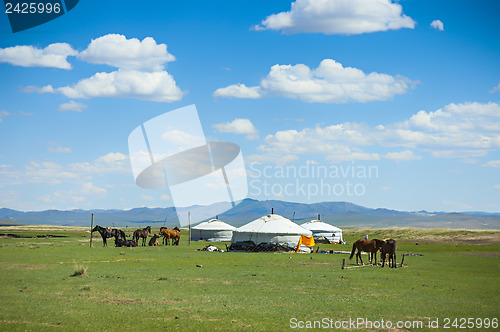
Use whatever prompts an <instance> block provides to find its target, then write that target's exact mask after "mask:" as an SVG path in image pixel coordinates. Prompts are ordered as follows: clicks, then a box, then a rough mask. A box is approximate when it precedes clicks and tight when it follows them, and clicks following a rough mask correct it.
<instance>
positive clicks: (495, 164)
mask: <svg viewBox="0 0 500 332" xmlns="http://www.w3.org/2000/svg"><path fill="white" fill-rule="evenodd" d="M482 166H484V167H495V168H500V160H490V161H488V162H487V163H484V164H483V165H482Z"/></svg>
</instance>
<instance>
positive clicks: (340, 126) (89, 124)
mask: <svg viewBox="0 0 500 332" xmlns="http://www.w3.org/2000/svg"><path fill="white" fill-rule="evenodd" d="M377 3H380V2H377V1H368V0H366V1H358V2H355V1H340V0H337V1H335V0H330V1H321V2H320V1H313V0H310V1H305V0H300V1H299V0H298V1H296V2H293V5H292V2H291V1H290V0H287V1H252V2H240V1H213V2H206V1H183V2H171V1H150V2H146V3H142V4H140V5H138V4H137V2H132V1H121V2H120V5H119V6H117V5H116V2H113V1H109V2H104V1H101V2H99V4H98V5H97V2H93V1H81V2H80V3H79V4H78V5H77V6H76V7H75V8H74V9H73V10H72V11H70V12H69V13H67V14H66V15H63V16H62V17H60V18H58V19H55V20H53V21H51V22H48V23H46V24H43V25H41V26H38V27H35V28H32V29H29V30H26V31H22V32H18V33H15V34H14V33H12V32H11V30H10V26H9V23H8V19H7V16H6V14H3V13H2V14H0V77H1V79H0V140H1V142H2V144H1V145H0V207H8V208H13V209H18V210H24V211H28V210H45V209H52V208H56V209H73V208H82V209H97V208H119V209H126V208H133V207H139V206H149V207H157V206H161V207H166V206H172V205H173V202H172V198H171V195H170V192H169V191H168V190H148V189H142V188H139V187H138V186H136V185H135V183H134V177H133V175H132V172H131V169H130V163H129V159H128V153H129V151H128V141H127V138H128V135H129V134H130V133H131V132H132V130H133V129H134V128H136V127H137V126H138V125H140V124H141V123H143V122H145V121H147V120H149V119H151V118H153V117H155V116H158V115H160V114H163V113H165V112H168V111H171V110H174V109H177V108H180V107H184V106H187V105H191V104H195V105H196V107H197V110H198V113H199V116H200V119H201V123H202V126H203V130H204V132H205V135H206V137H207V138H208V139H209V140H213V141H229V142H234V143H237V144H238V145H239V146H240V147H241V150H242V153H243V156H244V159H245V162H246V166H247V171H248V176H249V177H248V180H249V194H248V197H251V198H256V199H282V200H285V201H294V202H304V203H312V202H321V201H349V202H353V203H356V204H360V205H364V206H368V207H385V208H391V209H399V210H411V211H417V210H423V209H425V210H428V211H479V210H480V211H491V212H493V211H495V212H498V211H500V151H499V150H500V149H499V148H500V42H499V41H500V40H499V38H498V31H500V22H499V21H498V18H497V14H498V12H499V9H500V5H499V4H498V2H497V1H482V2H481V3H480V5H478V3H477V2H471V1H423V0H418V1H417V0H406V1H404V0H403V1H397V2H394V1H393V2H391V1H387V0H386V1H385V4H384V1H382V5H377ZM358 5H359V7H357V6H358ZM433 22H434V23H433ZM110 45H113V46H110ZM20 46H24V47H20ZM299 170H302V173H300V174H298V171H299ZM353 170H354V171H355V172H354V173H353V172H352V171H353ZM315 171H318V172H321V171H325V172H327V173H323V175H321V176H315V175H314V174H313V172H315ZM369 171H371V173H368V172H369ZM294 172H296V173H297V174H296V173H294ZM325 174H326V175H325Z"/></svg>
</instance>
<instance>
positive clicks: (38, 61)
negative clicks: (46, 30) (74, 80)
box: [0, 43, 78, 69]
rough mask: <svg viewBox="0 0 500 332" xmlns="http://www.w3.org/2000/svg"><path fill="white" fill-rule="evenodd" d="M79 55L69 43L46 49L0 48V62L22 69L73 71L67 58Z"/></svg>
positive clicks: (29, 47)
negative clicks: (36, 68) (38, 68)
mask: <svg viewBox="0 0 500 332" xmlns="http://www.w3.org/2000/svg"><path fill="white" fill-rule="evenodd" d="M77 54H78V51H76V50H74V49H73V48H72V47H71V45H69V44H67V43H55V44H50V45H49V46H47V47H46V48H44V49H40V48H37V47H34V46H13V47H7V48H0V62H6V63H10V64H11V65H14V66H21V67H50V68H60V69H71V68H72V67H71V64H70V63H69V62H68V61H67V57H68V56H75V55H77Z"/></svg>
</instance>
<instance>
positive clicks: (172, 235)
mask: <svg viewBox="0 0 500 332" xmlns="http://www.w3.org/2000/svg"><path fill="white" fill-rule="evenodd" d="M160 235H163V244H166V245H170V240H172V245H173V246H175V245H177V246H178V245H179V240H180V238H181V231H180V230H179V228H178V227H175V228H174V229H168V228H166V227H160Z"/></svg>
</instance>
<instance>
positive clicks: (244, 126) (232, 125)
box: [212, 119, 259, 139]
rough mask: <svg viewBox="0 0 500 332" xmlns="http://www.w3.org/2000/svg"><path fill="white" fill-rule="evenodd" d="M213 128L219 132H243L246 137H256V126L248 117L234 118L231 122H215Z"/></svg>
mask: <svg viewBox="0 0 500 332" xmlns="http://www.w3.org/2000/svg"><path fill="white" fill-rule="evenodd" d="M212 127H213V128H215V129H216V130H218V131H219V132H221V133H231V134H243V135H247V138H248V139H257V138H258V137H259V136H258V135H257V133H258V131H257V128H255V126H254V125H253V124H252V122H251V121H250V120H248V119H234V120H233V121H231V122H225V123H216V124H214V125H212Z"/></svg>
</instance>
